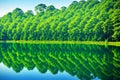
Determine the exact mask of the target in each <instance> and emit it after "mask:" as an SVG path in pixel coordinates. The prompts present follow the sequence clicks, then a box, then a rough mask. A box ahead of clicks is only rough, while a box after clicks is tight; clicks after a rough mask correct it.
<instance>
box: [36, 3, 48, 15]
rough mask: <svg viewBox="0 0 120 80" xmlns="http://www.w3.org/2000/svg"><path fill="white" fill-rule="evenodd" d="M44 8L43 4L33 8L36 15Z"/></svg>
mask: <svg viewBox="0 0 120 80" xmlns="http://www.w3.org/2000/svg"><path fill="white" fill-rule="evenodd" d="M46 7H47V6H46V5H45V4H38V5H37V6H35V11H36V13H40V12H44V11H45V9H46Z"/></svg>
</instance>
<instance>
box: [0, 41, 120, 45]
mask: <svg viewBox="0 0 120 80" xmlns="http://www.w3.org/2000/svg"><path fill="white" fill-rule="evenodd" d="M0 43H29V44H95V45H108V46H120V42H105V41H37V40H36V41H35V40H33V41H30V40H28V41H26V40H17V41H15V40H7V41H0Z"/></svg>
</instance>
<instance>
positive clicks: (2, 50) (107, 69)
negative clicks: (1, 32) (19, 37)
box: [0, 43, 120, 80]
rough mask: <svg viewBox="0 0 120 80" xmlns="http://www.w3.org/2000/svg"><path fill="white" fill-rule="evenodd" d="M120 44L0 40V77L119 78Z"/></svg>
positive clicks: (41, 79) (54, 79) (53, 79)
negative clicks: (7, 41)
mask: <svg viewBox="0 0 120 80" xmlns="http://www.w3.org/2000/svg"><path fill="white" fill-rule="evenodd" d="M119 79H120V47H116V46H104V45H92V44H89V45H87V44H28V43H23V44H22V43H0V80H119Z"/></svg>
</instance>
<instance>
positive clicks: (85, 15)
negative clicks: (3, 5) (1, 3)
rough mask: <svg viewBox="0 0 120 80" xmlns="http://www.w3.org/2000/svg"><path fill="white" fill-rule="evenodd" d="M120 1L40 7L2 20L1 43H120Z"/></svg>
mask: <svg viewBox="0 0 120 80" xmlns="http://www.w3.org/2000/svg"><path fill="white" fill-rule="evenodd" d="M119 5H120V1H119V0H101V1H98V0H87V1H85V0H80V1H79V2H78V1H73V2H72V3H71V4H70V5H69V6H68V8H66V7H64V6H63V7H61V9H60V10H59V9H56V8H55V7H54V6H53V5H50V6H46V5H45V4H38V5H37V6H35V11H36V13H37V14H36V15H34V14H33V12H32V11H31V10H28V11H27V12H25V13H24V12H23V11H22V10H21V9H19V8H16V9H15V10H13V12H10V13H8V14H6V15H4V16H3V17H1V18H0V40H64V41H67V40H74V41H105V40H108V41H120V6H119Z"/></svg>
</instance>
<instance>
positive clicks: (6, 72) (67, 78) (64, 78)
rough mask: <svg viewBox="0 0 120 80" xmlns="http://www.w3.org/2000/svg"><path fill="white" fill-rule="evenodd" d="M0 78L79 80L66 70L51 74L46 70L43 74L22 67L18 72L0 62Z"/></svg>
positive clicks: (2, 79) (13, 79) (16, 79)
mask: <svg viewBox="0 0 120 80" xmlns="http://www.w3.org/2000/svg"><path fill="white" fill-rule="evenodd" d="M0 80H79V79H78V78H77V77H76V76H71V75H70V74H68V73H67V72H63V73H61V72H58V74H55V75H54V74H52V73H51V72H50V71H47V72H46V73H45V74H42V73H40V72H39V71H38V70H37V69H36V68H35V69H34V70H31V71H29V70H27V69H26V68H24V69H23V70H22V71H21V72H20V73H16V72H14V71H13V70H12V68H10V69H9V68H7V67H6V66H4V64H3V63H0Z"/></svg>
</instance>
